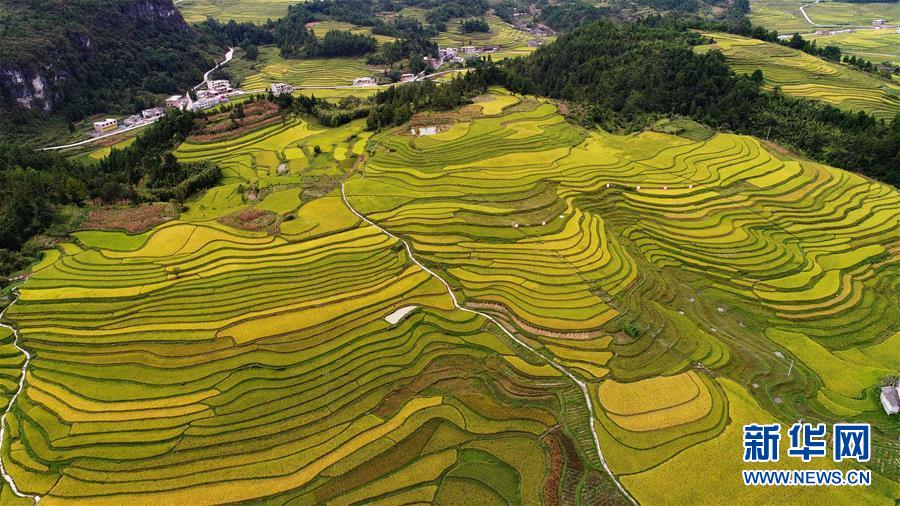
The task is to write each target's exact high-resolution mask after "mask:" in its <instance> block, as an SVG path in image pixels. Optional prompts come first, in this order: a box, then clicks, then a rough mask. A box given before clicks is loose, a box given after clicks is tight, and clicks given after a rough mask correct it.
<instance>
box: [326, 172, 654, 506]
mask: <svg viewBox="0 0 900 506" xmlns="http://www.w3.org/2000/svg"><path fill="white" fill-rule="evenodd" d="M341 198H342V199H343V200H344V205H346V206H347V208H348V209H350V211H351V212H352V213H353V214H355V215H356V216H357V217H358V218H359V219H361V220H363V221H364V222H366V223H368V224H369V225H372V226H373V227H375V228H377V229H378V230H380V231H381V232H382V233H384V234H385V235H387V236H388V237H391V238H393V239H396V240H398V241H400V242H401V243H402V244H403V246H404V247H405V248H406V253H407V254H408V255H409V259H410V260H412V261H413V263H415V264H416V265H418V266H419V267H420V268H421V269H422V270H423V271H425V272H427V273H428V274H430V275H431V276H432V277H434V278H436V279H437V280H438V281H440V282H441V283H443V285H444V287H445V288H446V289H447V293H448V294H449V295H450V299H451V300H452V301H453V305H454V306H455V307H456V309H459V310H460V311H465V312H467V313H474V314H476V315H479V316H482V317H484V318H486V319H487V320H488V321H490V322H491V323H493V324H494V325H496V326H497V327H498V328H500V330H502V331H503V333H504V334H506V335H507V336H509V338H510V339H512V340H513V341H515V342H516V343H518V344H519V345H521V346H522V347H523V348H525V349H527V350H528V351H530V352H531V353H533V354H534V355H536V356H537V357H538V358H540V359H541V360H542V361H544V362H547V364H549V365H550V366H551V367H553V368H554V369H556V370H557V371H559V372H561V373H563V374H564V375H566V376H568V377H569V379H571V380H572V381H574V382H575V384H576V385H578V388H580V389H581V393H582V394H583V395H584V402H585V404H587V408H588V420H589V422H590V428H591V435H592V436H593V439H594V449H595V450H597V456H598V457H600V463H602V464H603V469H604V470H606V474H608V475H609V477H610V478H611V479H612V481H613V483H615V484H616V487H618V488H619V491H620V492H622V495H624V496H625V497H626V498H627V499H628V500H629V501H630V502H631V503H632V504H634V505H635V506H637V501H635V500H634V498H633V497H631V494H629V493H628V491H627V490H625V487H623V486H622V484H621V483H619V480H618V479H617V478H616V476H615V475H614V474H613V472H612V471H611V470H610V469H609V465H608V464H607V463H606V458H605V457H604V456H603V451H602V450H601V449H600V438H599V437H598V436H597V429H596V428H595V427H594V403H593V402H591V395H590V393H589V392H588V388H587V385H586V384H585V383H584V382H583V381H581V380H580V379H578V377H576V376H575V375H574V374H572V373H571V372H569V370H568V369H566V368H565V367H563V366H561V365H559V364H557V363H556V362H554V361H553V360H551V359H549V358H547V357H545V356H544V355H541V354H540V353H538V352H537V350H535V349H534V348H532V347H531V346H529V345H528V344H526V343H525V342H524V341H522V340H520V339H519V338H517V337H516V336H515V335H513V334H512V333H511V332H510V331H508V330H506V327H504V326H503V325H501V324H500V322H498V321H497V320H496V319H495V318H494V317H493V316H491V315H489V314H487V313H482V312H481V311H475V310H474V309H469V308H467V307H463V306H461V305H460V304H459V301H458V300H457V299H456V295H455V294H454V293H453V289H452V288H450V284H449V283H447V282H446V281H445V280H444V278H442V277H440V276H439V275H437V274H436V273H435V272H434V271H432V270H431V269H429V268H428V267H425V266H424V265H423V264H422V263H421V262H419V260H418V259H417V258H416V256H415V255H413V252H412V248H411V247H410V245H409V243H408V242H406V240H404V239H401V238H399V237H397V236H396V235H394V234H392V233H390V232H388V231H387V230H385V229H384V228H382V227H380V226H378V225H377V224H376V223H375V222H373V221H371V220H369V219H368V218H366V217H365V216H363V215H362V214H361V213H359V212H358V211H357V210H356V209H355V208H354V207H353V206H352V205H351V204H350V201H349V200H347V193H346V192H345V191H344V183H343V182H341Z"/></svg>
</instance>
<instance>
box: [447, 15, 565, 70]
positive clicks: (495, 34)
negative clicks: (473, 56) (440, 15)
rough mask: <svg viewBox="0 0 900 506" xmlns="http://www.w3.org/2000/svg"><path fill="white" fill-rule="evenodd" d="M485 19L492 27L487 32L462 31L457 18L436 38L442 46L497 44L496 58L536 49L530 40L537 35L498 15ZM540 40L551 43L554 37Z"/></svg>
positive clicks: (523, 53)
mask: <svg viewBox="0 0 900 506" xmlns="http://www.w3.org/2000/svg"><path fill="white" fill-rule="evenodd" d="M485 20H486V21H487V22H488V25H490V27H491V30H490V31H489V32H487V33H462V31H461V30H460V24H461V23H462V20H460V19H456V20H453V21H451V22H450V23H448V24H447V31H446V32H442V33H441V34H440V35H439V36H438V37H437V38H436V39H434V40H435V42H437V43H438V44H439V45H440V46H442V47H460V46H497V47H499V48H500V50H499V51H497V52H496V53H494V54H492V55H491V56H492V58H495V59H496V58H510V57H515V56H524V55H527V54H529V53H531V52H532V51H534V50H535V49H536V47H530V46H529V45H528V41H529V40H532V39H537V37H535V36H533V35H530V34H528V33H525V32H523V31H521V30H517V29H516V28H515V27H514V26H512V25H510V24H509V23H506V22H504V21H503V20H502V19H500V18H498V17H497V16H493V15H489V16H485ZM540 40H543V41H544V42H545V43H549V42H552V41H553V40H554V37H542V38H540Z"/></svg>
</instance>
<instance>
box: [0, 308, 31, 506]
mask: <svg viewBox="0 0 900 506" xmlns="http://www.w3.org/2000/svg"><path fill="white" fill-rule="evenodd" d="M18 300H19V295H18V293H17V294H16V299H15V300H14V301H12V303H10V305H8V306H6V308H5V309H4V310H3V311H0V327H4V328H8V329H10V330H11V331H12V333H13V346H15V347H16V349H17V350H19V351H21V352H22V353H23V354H24V355H25V362H23V363H22V376H21V377H20V378H19V386H18V388H16V392H15V393H14V394H13V395H12V397H10V398H9V404H7V405H6V409H5V410H4V411H3V416H0V448H2V447H3V438H4V437H6V415H8V414H9V412H10V411H12V407H13V404H15V402H16V399H17V398H18V397H19V394H21V393H22V390H24V389H25V373H26V372H27V370H28V364H29V363H31V354H30V353H28V352H27V351H25V348H22V347H21V346H19V331H18V330H16V329H15V327H12V326H10V325H6V324H4V323H3V317H4V316H6V312H7V311H9V308H11V307H12V305H13V304H15V303H16V302H17V301H18ZM0 474H2V475H3V479H4V480H5V481H6V483H7V485H9V488H10V490H12V493H13V494H15V495H16V496H17V497H30V498H32V499H33V500H34V503H35V504H37V503H38V501H40V500H41V498H40V496H36V495H34V496H33V495H28V494H25V493H23V492H21V491H20V490H19V489H18V487H16V482H15V481H14V480H13V479H12V476H10V475H9V474H7V473H6V468H5V467H3V452H2V451H0Z"/></svg>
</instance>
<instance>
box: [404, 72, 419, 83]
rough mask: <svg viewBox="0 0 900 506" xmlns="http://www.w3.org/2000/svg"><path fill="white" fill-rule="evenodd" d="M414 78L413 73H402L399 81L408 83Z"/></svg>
mask: <svg viewBox="0 0 900 506" xmlns="http://www.w3.org/2000/svg"><path fill="white" fill-rule="evenodd" d="M415 80H416V75H415V74H403V75H401V76H400V82H401V83H408V82H410V81H415Z"/></svg>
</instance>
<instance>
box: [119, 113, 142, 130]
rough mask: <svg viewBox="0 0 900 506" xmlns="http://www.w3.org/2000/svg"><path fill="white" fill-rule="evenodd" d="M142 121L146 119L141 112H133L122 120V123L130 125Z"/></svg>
mask: <svg viewBox="0 0 900 506" xmlns="http://www.w3.org/2000/svg"><path fill="white" fill-rule="evenodd" d="M142 121H144V119H143V118H142V117H141V115H140V114H132V115H131V116H128V117H127V118H125V119H124V120H122V124H123V125H125V126H127V127H130V126H134V125H137V124H138V123H140V122H142Z"/></svg>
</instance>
